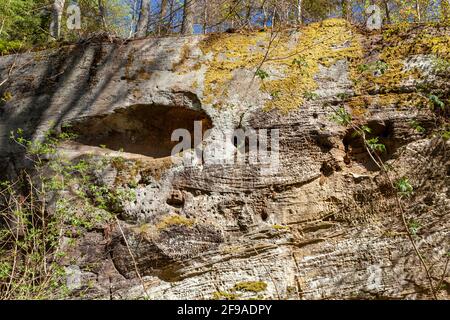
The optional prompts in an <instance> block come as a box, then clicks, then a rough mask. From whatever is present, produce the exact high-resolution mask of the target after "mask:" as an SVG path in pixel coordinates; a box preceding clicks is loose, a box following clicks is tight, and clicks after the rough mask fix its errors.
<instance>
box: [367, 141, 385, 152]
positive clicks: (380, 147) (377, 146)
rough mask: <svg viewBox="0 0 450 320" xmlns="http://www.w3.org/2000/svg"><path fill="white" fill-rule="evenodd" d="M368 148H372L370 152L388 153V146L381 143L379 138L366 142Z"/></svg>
mask: <svg viewBox="0 0 450 320" xmlns="http://www.w3.org/2000/svg"><path fill="white" fill-rule="evenodd" d="M366 143H367V146H368V147H369V148H370V150H372V151H374V152H380V153H383V152H386V146H385V145H384V144H382V143H380V142H379V138H378V137H375V138H371V139H368V140H366Z"/></svg>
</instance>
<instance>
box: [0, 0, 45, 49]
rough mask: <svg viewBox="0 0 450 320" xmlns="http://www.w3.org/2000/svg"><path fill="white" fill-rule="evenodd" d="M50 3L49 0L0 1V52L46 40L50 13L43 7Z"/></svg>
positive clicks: (22, 47)
mask: <svg viewBox="0 0 450 320" xmlns="http://www.w3.org/2000/svg"><path fill="white" fill-rule="evenodd" d="M48 3H49V1H48V0H8V1H0V26H1V29H0V54H8V53H11V52H16V51H20V50H22V49H24V48H27V47H29V46H31V45H34V44H37V43H44V42H45V41H46V38H47V35H46V30H47V25H48V24H49V15H48V14H47V13H46V12H45V11H44V10H42V8H43V7H44V6H45V5H47V4H48ZM40 8H41V9H40Z"/></svg>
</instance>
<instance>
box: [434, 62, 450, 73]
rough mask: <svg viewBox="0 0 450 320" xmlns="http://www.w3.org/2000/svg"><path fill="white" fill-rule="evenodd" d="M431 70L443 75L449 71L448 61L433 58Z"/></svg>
mask: <svg viewBox="0 0 450 320" xmlns="http://www.w3.org/2000/svg"><path fill="white" fill-rule="evenodd" d="M433 69H434V71H435V72H437V73H445V72H449V71H450V60H448V59H443V58H435V59H434V61H433Z"/></svg>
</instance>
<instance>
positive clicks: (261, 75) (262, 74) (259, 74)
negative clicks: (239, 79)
mask: <svg viewBox="0 0 450 320" xmlns="http://www.w3.org/2000/svg"><path fill="white" fill-rule="evenodd" d="M255 75H256V76H257V77H258V78H260V79H261V80H265V79H267V78H268V77H269V74H268V73H267V72H266V71H264V70H262V69H258V70H256V72H255Z"/></svg>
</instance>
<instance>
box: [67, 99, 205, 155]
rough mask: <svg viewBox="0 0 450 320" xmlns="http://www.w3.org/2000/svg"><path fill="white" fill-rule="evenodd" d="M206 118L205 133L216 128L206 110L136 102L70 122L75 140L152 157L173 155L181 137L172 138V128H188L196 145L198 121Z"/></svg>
mask: <svg viewBox="0 0 450 320" xmlns="http://www.w3.org/2000/svg"><path fill="white" fill-rule="evenodd" d="M195 121H201V122H202V131H203V132H202V134H204V133H205V131H206V130H208V129H210V128H212V122H211V119H210V118H209V117H208V115H207V114H206V113H205V112H204V111H201V110H200V111H199V110H193V109H188V108H186V107H180V106H170V107H168V106H162V105H148V104H145V105H144V104H141V105H134V106H131V107H127V108H121V109H117V110H115V111H114V112H113V113H110V114H107V115H98V116H91V117H84V118H81V119H77V120H75V121H72V122H70V123H69V124H68V126H66V127H67V128H68V129H66V130H67V131H70V132H71V133H74V134H76V136H77V137H76V138H75V142H76V143H80V144H82V145H86V146H92V147H102V148H106V149H109V150H114V151H123V152H126V153H133V154H140V155H144V156H147V157H151V158H164V157H168V156H170V155H171V152H172V149H173V147H174V146H175V145H177V144H178V143H179V141H171V136H172V132H173V131H174V130H176V129H186V130H188V131H189V132H190V133H191V137H192V139H191V147H192V148H194V147H195V145H194V144H193V143H194V139H193V137H194V122H195Z"/></svg>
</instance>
